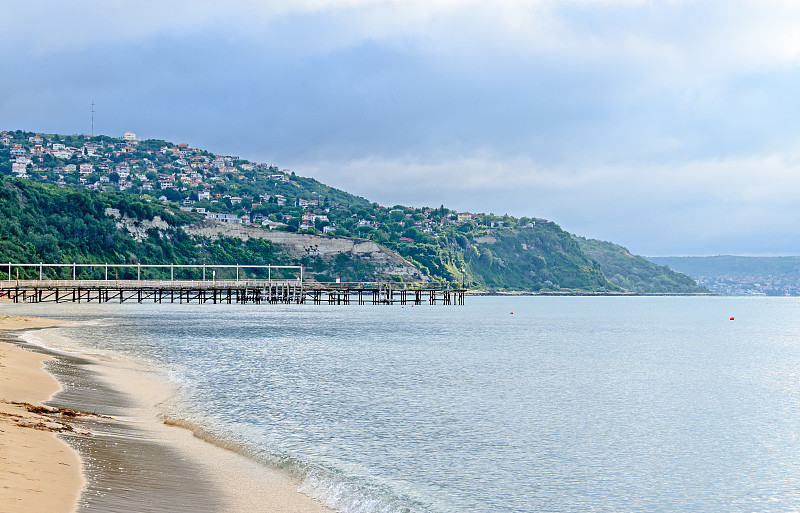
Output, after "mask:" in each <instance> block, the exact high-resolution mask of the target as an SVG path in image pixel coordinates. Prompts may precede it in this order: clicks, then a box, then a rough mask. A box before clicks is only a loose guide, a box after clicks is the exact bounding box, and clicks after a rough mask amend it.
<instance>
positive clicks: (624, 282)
mask: <svg viewBox="0 0 800 513" xmlns="http://www.w3.org/2000/svg"><path fill="white" fill-rule="evenodd" d="M575 239H576V240H577V241H578V244H580V247H581V249H582V250H583V252H584V253H586V254H587V255H589V256H590V257H592V258H593V259H595V260H596V261H597V262H598V263H599V264H600V267H601V268H602V269H603V273H604V274H605V276H606V277H607V278H608V280H609V281H610V282H612V283H613V284H615V285H618V286H620V287H622V288H624V289H626V290H629V291H631V292H637V293H640V294H663V293H671V294H675V293H680V294H706V293H709V292H710V291H709V290H708V289H707V288H705V287H702V286H700V285H698V284H697V283H696V282H695V281H694V280H693V279H692V278H690V277H689V276H686V275H685V274H681V273H679V272H676V271H673V270H672V269H670V268H669V267H667V266H661V265H658V264H655V263H653V262H650V261H648V260H647V259H645V258H643V257H640V256H637V255H633V254H631V253H630V251H628V250H627V249H625V248H624V247H622V246H619V245H617V244H613V243H611V242H605V241H600V240H594V239H585V238H583V237H575Z"/></svg>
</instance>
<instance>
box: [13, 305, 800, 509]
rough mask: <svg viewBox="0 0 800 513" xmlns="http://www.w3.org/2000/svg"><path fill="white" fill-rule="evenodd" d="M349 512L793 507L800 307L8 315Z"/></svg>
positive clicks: (91, 309)
mask: <svg viewBox="0 0 800 513" xmlns="http://www.w3.org/2000/svg"><path fill="white" fill-rule="evenodd" d="M3 311H4V312H6V313H19V314H28V315H39V316H44V317H52V318H60V319H66V320H70V321H73V322H74V323H73V324H71V325H68V326H66V327H64V328H61V329H60V330H61V333H62V334H63V335H64V336H66V337H70V338H73V339H75V340H80V341H82V343H83V344H84V345H85V346H87V347H90V348H91V349H92V350H93V351H94V352H97V353H100V354H108V355H111V356H115V357H127V358H133V359H137V360H140V361H147V362H149V363H150V364H152V365H156V366H158V367H159V368H160V369H163V370H164V372H165V373H166V374H167V375H168V376H169V378H170V379H171V380H173V381H175V382H176V383H178V384H179V385H180V392H179V393H178V395H177V397H176V398H175V400H174V401H172V403H171V404H170V406H169V410H170V411H169V412H168V414H169V415H170V416H171V417H174V418H175V419H180V420H185V421H188V422H192V423H196V424H200V425H202V426H204V427H205V429H206V430H208V432H210V433H213V434H214V436H217V437H219V438H220V439H224V440H229V441H234V442H235V443H236V444H237V446H238V447H241V448H244V449H243V453H245V454H246V455H247V456H248V457H251V458H253V459H255V460H257V461H260V462H262V463H263V464H264V465H270V466H274V467H278V468H281V469H285V470H286V471H287V472H290V473H293V474H294V475H296V476H299V477H300V479H301V483H302V484H301V485H300V491H301V492H302V493H304V494H307V495H309V496H311V497H314V498H316V499H319V500H320V501H322V502H323V503H325V504H326V505H328V506H330V507H332V508H334V509H336V510H339V511H341V512H343V513H401V512H402V513H457V512H458V513H488V512H519V513H532V512H687V511H697V512H711V511H714V512H718V511H725V512H788V511H799V510H800V439H798V435H800V299H799V298H764V297H468V298H467V301H466V305H464V306H444V305H436V306H431V305H421V306H413V307H412V306H411V305H405V306H400V305H392V306H387V305H383V306H372V305H367V306H357V305H348V306H334V305H186V304H183V305H178V304H174V305H166V304H160V305H148V304H123V305H113V304H105V305H96V304H95V305H86V304H59V305H51V306H48V305H44V304H40V305H8V306H5V305H4V307H3Z"/></svg>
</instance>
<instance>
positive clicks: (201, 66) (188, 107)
mask: <svg viewBox="0 0 800 513" xmlns="http://www.w3.org/2000/svg"><path fill="white" fill-rule="evenodd" d="M0 17H2V19H3V20H5V21H6V23H4V28H3V31H0V45H2V48H3V63H4V66H3V68H4V69H3V72H2V73H0V130H17V129H22V130H28V131H36V132H44V133H64V134H74V133H89V132H91V130H92V124H91V123H92V114H91V109H92V102H94V104H95V107H94V109H95V113H94V133H95V134H105V135H112V136H121V135H122V133H123V132H124V131H127V130H130V131H133V132H135V133H136V134H137V136H138V137H139V138H144V139H149V138H155V139H166V140H168V141H172V142H175V143H178V142H186V143H189V144H191V145H192V146H193V147H197V148H202V149H207V150H209V151H212V152H214V153H218V154H224V155H237V156H240V157H241V158H245V159H248V160H251V161H256V162H266V163H271V164H275V165H277V166H279V167H280V168H286V169H291V170H292V171H294V172H295V173H297V174H299V175H302V176H311V177H314V178H316V179H318V180H320V181H321V182H323V183H326V184H328V185H332V186H335V187H339V188H342V189H345V190H347V191H349V192H352V193H355V194H358V195H361V196H364V197H366V198H368V199H369V200H370V201H373V202H377V203H380V204H381V205H386V206H392V205H396V204H403V205H410V206H418V207H419V206H439V205H441V204H444V205H445V206H447V207H449V208H452V209H455V210H458V211H462V212H463V211H469V212H487V213H489V212H491V213H494V214H498V215H502V214H506V213H507V214H510V215H514V216H531V217H544V218H547V219H550V220H553V221H555V222H557V223H558V224H560V225H561V226H562V227H563V228H564V229H566V230H568V231H570V232H572V233H576V234H578V235H582V236H585V237H589V238H596V239H602V240H609V241H613V242H615V243H618V244H622V245H624V246H626V247H628V248H629V249H630V250H631V251H632V252H634V253H637V254H642V255H649V256H667V255H719V254H738V255H798V254H800V200H798V199H799V198H800V144H798V143H800V30H797V27H798V26H800V2H797V1H795V0H752V1H751V0H705V1H692V0H662V1H657V0H528V1H516V0H493V1H491V2H489V1H473V0H459V1H457V0H407V1H393V0H295V1H293V2H286V1H285V0H281V1H272V0H227V1H226V2H212V1H208V0H191V1H189V0H175V1H169V0H158V1H156V0H140V1H138V2H122V1H119V0H74V1H71V2H61V1H59V2H57V1H53V0H28V1H26V2H4V3H3V4H2V5H0Z"/></svg>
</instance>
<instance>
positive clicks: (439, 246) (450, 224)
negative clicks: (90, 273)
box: [0, 131, 697, 293]
mask: <svg viewBox="0 0 800 513" xmlns="http://www.w3.org/2000/svg"><path fill="white" fill-rule="evenodd" d="M9 174H13V175H16V177H11V176H8V175H9ZM3 175H5V177H4V178H3V181H2V187H0V189H2V190H0V192H1V193H2V194H1V196H2V197H0V211H2V214H3V215H4V218H3V219H2V220H0V237H2V240H1V241H0V261H9V260H14V261H28V262H38V261H46V262H53V263H56V262H62V263H67V262H93V263H100V262H109V263H136V262H141V263H216V264H223V263H248V264H261V263H275V264H289V263H291V264H302V265H304V266H306V267H307V268H308V270H309V274H308V276H310V277H312V278H313V279H316V280H318V281H330V280H334V279H341V280H343V281H372V280H392V281H398V282H402V281H416V280H424V281H430V282H434V283H440V284H452V285H456V284H458V285H461V284H464V285H466V286H468V287H471V288H478V289H485V290H497V291H514V290H518V291H534V292H571V291H576V292H587V291H591V292H624V291H625V290H630V291H633V292H677V293H679V292H687V291H696V290H697V289H693V288H692V286H690V285H689V284H687V283H683V282H681V281H680V280H678V279H676V278H675V276H672V275H671V274H670V273H666V272H663V271H661V272H658V273H649V274H648V273H641V272H640V271H641V266H638V265H637V266H633V267H630V266H629V267H626V266H616V267H613V266H609V265H608V263H609V261H608V259H607V258H604V257H603V256H602V255H598V254H590V252H589V250H587V249H586V248H585V247H584V249H582V248H581V245H579V243H578V242H576V240H575V239H574V238H573V237H572V236H571V235H570V234H569V233H567V232H564V231H563V230H562V229H561V228H560V227H559V226H558V225H557V224H555V223H553V222H551V221H548V220H546V219H540V218H531V217H522V218H515V217H512V216H508V215H503V216H498V215H494V214H482V213H469V212H456V211H453V210H450V209H448V208H446V207H445V206H444V205H442V206H439V207H408V206H403V205H394V206H390V207H387V206H381V205H378V204H377V203H370V202H369V201H368V200H367V199H365V198H361V197H358V196H355V195H353V194H350V193H347V192H345V191H341V190H339V189H335V188H333V187H329V186H327V185H325V184H322V183H320V182H318V181H316V180H314V179H313V178H306V177H301V176H297V175H296V174H295V173H293V172H291V171H290V170H287V169H279V168H277V167H276V166H274V165H271V164H269V165H268V164H263V163H261V164H259V163H254V162H250V161H247V160H244V159H241V158H239V157H237V156H221V155H214V154H212V153H210V152H207V151H204V150H200V149H196V148H191V147H189V145H187V144H174V143H170V142H167V141H161V140H144V141H140V140H137V139H136V138H135V136H134V134H125V138H124V139H123V138H111V137H107V136H95V137H89V136H63V135H54V134H35V133H32V132H22V131H13V132H0V177H2V176H3ZM109 212H117V214H116V215H117V216H118V218H115V217H114V215H109ZM123 217H124V218H127V219H128V221H130V222H128V223H127V224H125V223H122V224H125V227H124V229H123V228H121V223H120V220H119V218H123ZM220 220H221V221H224V222H225V224H224V225H223V224H221V223H218V222H217V221H220ZM131 222H132V223H141V226H138V227H136V229H135V230H134V231H136V233H135V234H133V233H132V231H131V226H132V225H131ZM209 223H211V224H216V225H218V227H220V228H219V229H217V231H216V232H214V230H210V229H207V227H206V228H203V229H197V225H198V224H204V225H208V224H209ZM236 230H239V231H241V232H242V233H244V232H245V231H246V232H247V233H248V234H249V235H246V236H241V237H240V236H237V235H236ZM209 233H212V236H209ZM220 234H221V235H220ZM294 234H297V237H295V235H294ZM300 235H302V236H303V237H299V236H300ZM292 237H295V238H294V239H292ZM272 241H275V242H272ZM279 241H280V242H279ZM359 241H361V242H359ZM367 241H368V242H369V243H370V244H373V246H369V244H366V242H367ZM355 246H358V248H360V249H357V248H355ZM298 248H299V251H298ZM326 248H327V249H326ZM343 248H344V249H343ZM364 248H372V249H370V250H369V251H367V250H365V249H364ZM376 248H377V249H376ZM373 249H374V251H373ZM637 258H638V257H637ZM0 271H1V269H0ZM673 274H674V273H673ZM617 275H619V277H618V276H617ZM1 276H2V272H0V277H1ZM609 277H614V279H616V282H617V283H616V284H615V283H614V280H611V281H609V280H608V279H607V278H609ZM620 277H621V279H620ZM665 277H666V278H665Z"/></svg>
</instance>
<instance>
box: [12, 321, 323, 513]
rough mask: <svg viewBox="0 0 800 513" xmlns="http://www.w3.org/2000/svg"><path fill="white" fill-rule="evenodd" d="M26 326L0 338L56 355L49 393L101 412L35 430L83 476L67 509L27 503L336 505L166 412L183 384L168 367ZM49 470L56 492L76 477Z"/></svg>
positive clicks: (26, 350)
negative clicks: (69, 430) (67, 428)
mask: <svg viewBox="0 0 800 513" xmlns="http://www.w3.org/2000/svg"><path fill="white" fill-rule="evenodd" d="M1 319H2V316H0V320H1ZM55 322H56V323H58V321H55ZM33 323H34V321H28V322H26V323H25V324H24V325H23V327H21V328H20V329H21V330H28V329H30V328H34V327H36V328H49V327H52V326H55V325H54V324H43V325H41V326H38V325H36V326H34V325H32V324H33ZM0 329H4V328H0ZM25 333H26V334H31V335H32V337H25V338H21V337H16V339H11V337H13V334H11V333H9V340H7V341H5V342H4V343H3V344H2V345H0V347H2V348H6V347H9V348H11V350H12V352H14V353H19V354H26V355H30V356H29V359H30V360H35V361H45V362H47V363H46V364H41V363H40V364H39V372H40V373H41V374H42V375H44V376H46V377H47V378H48V379H49V380H50V382H51V384H53V386H54V387H55V388H54V390H53V392H51V394H50V395H49V396H46V397H43V398H42V399H41V402H45V403H46V404H48V405H50V406H51V407H53V406H55V407H61V408H69V409H71V410H81V411H86V412H93V413H97V414H98V415H99V416H95V417H90V416H83V417H81V418H78V419H74V420H70V424H71V425H73V426H74V428H75V429H76V430H77V431H79V432H83V433H91V436H81V435H74V434H62V436H60V437H58V438H56V437H55V436H54V435H53V434H51V433H46V432H41V431H35V433H37V434H40V435H41V434H43V435H46V436H47V437H49V438H50V439H52V441H53V442H54V443H56V444H58V445H59V446H60V447H61V450H62V451H68V452H69V453H70V454H72V455H73V457H74V458H75V462H76V465H75V467H74V469H73V474H74V475H77V477H78V479H79V481H77V482H78V485H77V486H76V485H75V482H74V481H72V482H70V483H71V484H70V485H69V486H70V487H71V490H72V492H73V493H72V495H71V496H70V497H71V499H70V501H67V500H65V499H61V502H62V503H66V505H65V506H64V507H63V508H61V509H59V508H56V507H53V508H50V507H41V508H40V507H28V508H22V509H19V510H18V511H77V512H79V513H91V512H101V511H108V510H110V509H113V510H114V511H118V512H131V513H133V512H139V511H143V510H147V511H149V510H151V509H152V510H165V511H173V512H181V511H186V512H195V511H197V512H216V511H225V512H243V513H245V512H246V513H252V512H255V511H274V512H278V513H282V512H285V513H330V512H331V511H332V510H330V509H328V508H326V507H325V506H323V505H322V504H321V503H320V502H318V501H316V500H314V499H311V498H310V497H307V496H306V495H303V494H301V493H300V492H299V491H298V487H299V484H300V483H299V481H297V480H296V479H295V478H293V477H291V476H289V475H288V474H286V473H285V472H283V471H280V470H276V469H272V468H269V467H267V466H265V465H263V464H261V463H259V462H257V461H255V460H252V459H250V458H247V457H246V456H243V455H241V454H238V453H235V452H233V451H231V450H227V449H225V448H224V444H214V443H212V442H210V441H206V440H203V439H201V438H200V435H199V434H196V430H193V429H192V426H190V425H184V424H183V423H181V422H175V421H170V420H165V417H164V412H163V406H162V405H163V403H165V402H167V401H169V400H170V399H171V398H172V397H173V396H174V395H175V394H176V392H177V385H175V384H173V383H170V382H169V381H168V380H167V379H166V378H165V377H164V376H163V375H162V373H161V372H160V371H159V370H157V369H155V368H147V367H146V366H143V365H140V364H137V363H136V362H133V361H126V360H121V359H114V358H104V357H98V356H95V355H91V354H87V352H86V351H85V350H82V349H81V348H74V347H72V346H71V345H70V346H67V347H65V346H64V340H63V339H60V338H59V337H58V329H57V328H56V329H55V330H50V329H43V330H37V331H35V332H33V331H26V332H25ZM31 338H34V342H31V341H30V339H31ZM36 339H38V341H39V342H41V344H39V343H37V341H36ZM75 342H76V343H79V344H82V343H83V341H75ZM50 348H58V349H50ZM62 351H63V352H62ZM73 351H76V352H74V353H73ZM0 363H1V362H0ZM9 364H10V365H12V366H14V367H15V368H16V367H17V366H18V365H20V364H18V363H16V360H14V362H13V363H12V362H11V361H9ZM43 365H46V371H45V368H44V367H43ZM25 367H26V368H28V367H30V365H26V366H25ZM59 383H61V385H60V386H59ZM15 400H16V399H15ZM0 429H2V428H0ZM19 429H22V428H19ZM26 431H31V432H34V430H32V429H28V430H26ZM25 434H26V435H27V434H28V433H25ZM0 437H3V438H0V440H5V439H6V433H0ZM28 440H29V438H25V439H24V441H23V442H16V443H17V444H18V445H19V446H20V447H24V450H22V451H20V452H21V453H22V454H23V457H24V456H25V455H26V454H27V452H26V451H28V448H29V447H31V446H32V445H33V444H32V443H29V442H28ZM0 447H1V446H0ZM52 450H53V449H50V450H49V452H48V451H45V454H51V453H52ZM0 454H4V452H3V451H0ZM70 468H72V467H70ZM42 480H43V481H44V482H45V484H46V485H47V490H48V493H49V492H50V490H51V486H52V485H53V484H55V483H59V484H61V483H66V482H67V481H66V480H65V479H63V478H61V477H55V476H53V477H50V476H49V475H47V476H43V479H42ZM48 481H49V482H48ZM0 492H2V489H0ZM2 497H4V496H3V495H0V498H2Z"/></svg>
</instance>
